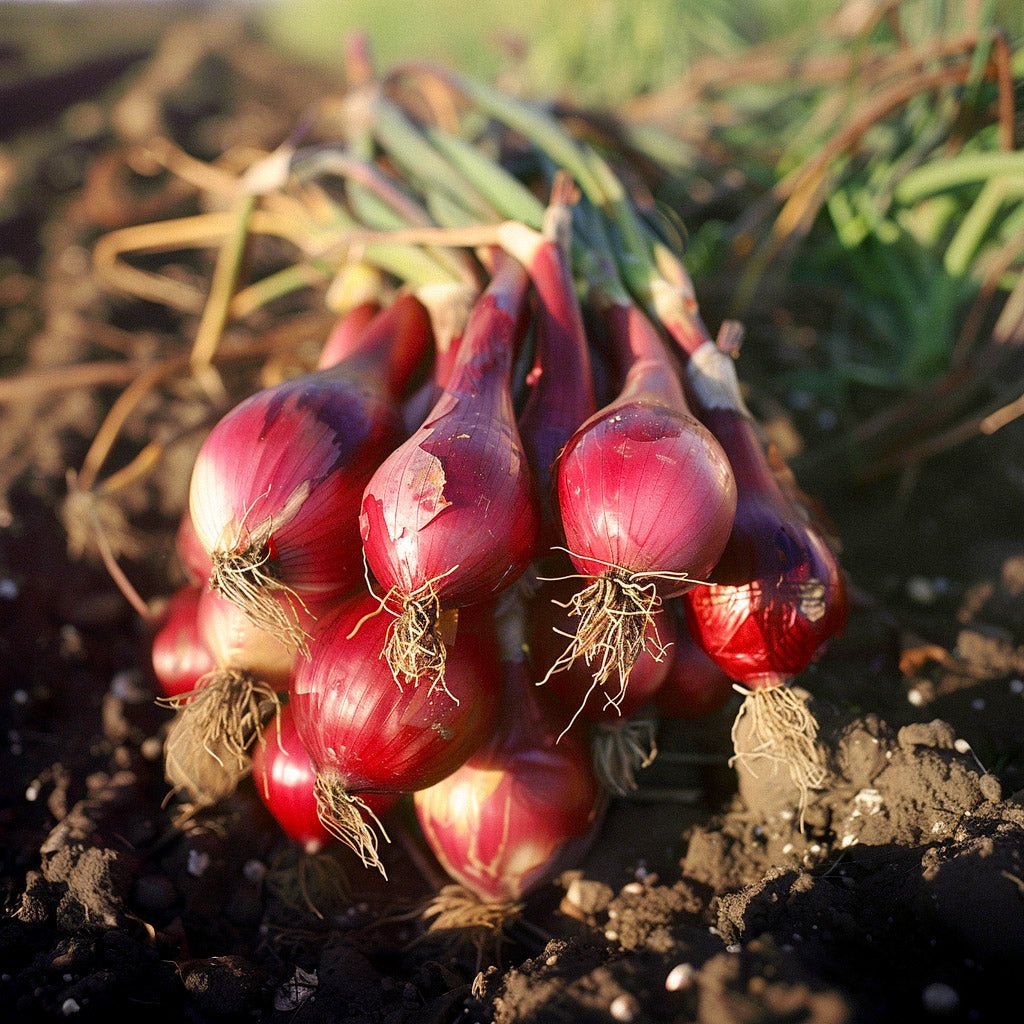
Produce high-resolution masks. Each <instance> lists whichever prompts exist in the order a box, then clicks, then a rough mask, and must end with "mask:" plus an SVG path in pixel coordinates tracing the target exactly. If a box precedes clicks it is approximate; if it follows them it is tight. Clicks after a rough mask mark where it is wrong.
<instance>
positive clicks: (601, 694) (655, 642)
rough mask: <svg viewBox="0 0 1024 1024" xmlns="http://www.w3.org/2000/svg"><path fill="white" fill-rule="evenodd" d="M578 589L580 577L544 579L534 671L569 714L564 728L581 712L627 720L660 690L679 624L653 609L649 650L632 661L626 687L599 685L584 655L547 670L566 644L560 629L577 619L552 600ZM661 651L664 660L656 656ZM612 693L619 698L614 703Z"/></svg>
mask: <svg viewBox="0 0 1024 1024" xmlns="http://www.w3.org/2000/svg"><path fill="white" fill-rule="evenodd" d="M576 589H578V588H577V581H574V580H560V581H558V582H555V583H546V584H544V585H543V586H542V587H541V588H540V590H539V591H538V592H537V594H536V595H535V596H534V598H533V600H532V602H531V609H530V623H531V630H530V660H531V664H532V666H533V670H534V673H535V674H536V676H537V678H538V679H541V678H545V677H546V679H547V682H546V683H545V684H544V690H545V692H547V691H551V694H552V697H553V698H554V699H555V700H557V702H558V704H559V706H560V707H561V708H562V709H563V711H564V712H565V713H566V717H565V721H564V723H563V728H564V727H565V725H567V724H568V722H569V721H570V718H571V717H572V716H574V715H575V714H576V713H577V712H579V715H580V717H581V718H582V719H584V720H585V721H588V722H603V723H615V722H621V721H624V720H625V719H626V718H628V717H629V716H630V715H632V714H633V713H634V712H635V711H637V710H639V709H640V708H641V707H642V706H643V705H644V704H646V703H648V702H649V701H650V700H652V699H653V698H654V696H655V694H656V693H657V692H658V691H659V690H660V688H661V685H662V681H663V680H664V679H665V677H666V675H667V674H668V671H669V666H670V664H671V662H672V657H673V653H674V643H675V634H676V626H675V623H674V621H673V619H672V618H671V617H670V616H669V615H668V614H666V613H665V611H664V610H661V611H657V612H655V613H654V615H653V616H652V618H651V621H650V623H649V624H648V627H647V637H646V638H645V644H644V650H643V651H642V652H641V654H640V656H639V657H638V658H637V660H636V662H635V663H634V664H633V668H632V670H631V671H630V673H629V678H628V679H627V680H626V687H625V689H624V690H623V689H622V688H621V684H620V682H619V681H618V680H615V681H614V682H613V684H612V685H609V686H606V687H604V688H602V687H595V686H594V673H593V670H592V669H591V668H590V666H588V665H587V663H586V661H585V660H583V659H577V660H576V661H573V662H572V663H571V664H569V665H567V666H566V667H565V668H564V669H563V670H561V671H558V672H552V673H551V675H547V672H548V670H549V669H550V668H551V667H552V665H554V664H555V662H556V661H557V660H558V659H559V658H560V656H561V655H562V652H563V650H564V649H565V637H564V635H561V634H564V633H568V632H570V631H571V630H572V628H573V622H574V620H573V619H572V618H571V617H570V616H569V614H568V611H567V609H564V608H562V607H559V605H558V604H555V603H553V602H555V601H558V602H562V603H565V602H566V601H568V599H569V598H570V597H571V596H572V594H573V593H574V592H575V590H576ZM556 630H560V631H561V634H560V633H558V632H555V631H556ZM659 650H661V651H662V654H661V658H660V659H659V658H657V657H655V655H656V653H657V652H658V651H659ZM592 688H593V692H591V690H592ZM613 698H614V699H615V703H612V702H611V700H612V699H613Z"/></svg>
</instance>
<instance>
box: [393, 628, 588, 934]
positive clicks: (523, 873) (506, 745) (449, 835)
mask: <svg viewBox="0 0 1024 1024" xmlns="http://www.w3.org/2000/svg"><path fill="white" fill-rule="evenodd" d="M504 649H505V650H506V652H507V654H506V656H505V660H504V661H503V666H502V672H503V683H502V713H501V716H500V719H499V724H498V729H497V731H496V732H495V733H494V735H493V737H492V738H491V740H490V741H489V742H488V743H487V744H486V745H485V746H484V747H483V748H482V749H481V750H479V751H478V752H477V753H476V754H474V755H473V756H472V757H471V758H470V759H469V760H468V761H467V762H466V763H465V764H464V765H463V766H462V767H461V768H459V769H458V770H456V771H455V772H453V773H452V774H451V775H449V776H448V777H447V778H446V779H444V780H443V781H442V782H439V783H437V784H436V785H434V786H432V787H431V788H429V789H425V790H422V791H421V792H418V793H416V794H415V796H414V798H413V799H414V802H415V806H416V814H417V816H418V818H419V821H420V825H421V827H422V829H423V833H424V835H425V836H426V839H427V841H428V843H429V844H430V848H431V849H432V850H433V852H434V854H435V855H436V856H437V859H438V860H439V861H440V862H441V864H442V865H443V867H444V869H445V870H446V871H447V872H448V874H449V875H451V876H452V878H454V879H456V880H457V881H458V882H460V883H461V884H462V885H464V886H465V887H466V888H468V889H470V890H471V891H472V892H473V893H475V894H476V895H477V896H478V897H479V899H480V900H482V901H483V902H484V903H485V904H487V903H491V904H494V903H500V904H507V903H508V902H509V901H514V900H519V899H521V898H522V897H523V896H525V895H526V894H527V893H529V892H531V891H533V890H535V889H536V888H538V887H539V886H540V885H542V884H544V883H545V882H547V881H549V880H550V879H551V878H553V877H554V876H555V875H557V874H558V872H560V871H562V870H564V869H565V868H567V867H571V866H572V865H574V864H576V863H578V861H579V858H580V857H582V855H583V854H584V852H585V851H586V849H587V847H588V846H589V844H590V843H591V842H592V840H593V839H594V837H595V835H596V834H597V831H598V829H599V828H600V825H601V821H602V818H603V814H604V809H605V806H606V801H605V797H604V794H603V791H602V789H601V787H600V786H599V785H598V784H597V780H596V778H595V777H594V773H593V770H592V768H591V765H590V757H589V756H588V752H587V749H586V746H585V744H584V743H583V742H582V740H581V739H580V737H579V736H578V735H577V734H576V733H575V732H570V733H569V734H567V735H566V736H564V737H563V739H562V740H561V742H559V741H558V735H559V733H560V732H561V731H562V724H561V722H560V721H559V719H558V717H557V716H556V715H555V714H553V713H552V711H551V709H550V708H549V707H548V706H546V704H545V702H544V699H543V696H542V694H540V693H539V692H538V691H537V689H536V687H535V686H534V683H533V680H532V677H531V676H530V675H529V673H528V669H527V666H526V663H525V662H524V661H523V660H522V655H521V651H522V645H521V643H516V642H515V641H513V642H512V643H510V644H507V645H505V647H504ZM499 919H500V918H499ZM491 921H492V918H489V917H488V914H487V910H486V907H485V908H484V909H483V911H482V912H481V913H479V914H478V915H476V917H475V920H474V915H473V913H472V911H471V912H470V916H469V919H468V921H467V923H490V922H491Z"/></svg>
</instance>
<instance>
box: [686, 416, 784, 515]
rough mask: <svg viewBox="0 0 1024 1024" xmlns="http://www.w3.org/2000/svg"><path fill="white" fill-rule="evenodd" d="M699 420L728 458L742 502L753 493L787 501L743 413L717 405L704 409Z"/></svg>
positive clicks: (750, 423)
mask: <svg viewBox="0 0 1024 1024" xmlns="http://www.w3.org/2000/svg"><path fill="white" fill-rule="evenodd" d="M702 419H703V420H704V422H705V424H706V425H707V427H708V429H709V430H710V431H711V433H712V434H714V435H715V437H716V438H717V439H718V443H719V444H721V446H722V449H723V450H724V451H725V454H726V455H727V456H728V457H729V464H730V465H731V466H732V471H733V475H734V476H735V477H736V489H737V493H738V495H739V501H740V502H741V503H742V502H743V501H744V498H747V499H750V498H753V497H755V496H756V497H760V498H762V499H769V500H771V501H777V502H779V503H780V504H782V505H784V506H785V505H788V504H789V502H788V500H787V498H786V496H785V494H784V493H783V491H782V488H781V487H780V486H779V484H778V481H777V480H776V479H775V474H774V473H773V472H772V469H771V466H769V464H768V459H767V457H766V455H765V451H764V446H763V445H762V443H761V439H760V437H758V434H757V431H756V429H755V427H754V424H753V423H752V422H751V421H750V420H749V419H747V417H746V416H744V415H742V414H741V413H739V412H738V411H737V410H734V409H726V408H718V409H709V410H707V411H706V412H705V413H704V415H703V417H702Z"/></svg>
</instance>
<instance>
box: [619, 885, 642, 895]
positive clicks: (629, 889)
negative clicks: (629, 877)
mask: <svg viewBox="0 0 1024 1024" xmlns="http://www.w3.org/2000/svg"><path fill="white" fill-rule="evenodd" d="M622 891H623V892H624V893H628V894H629V895H630V896H640V895H641V894H642V893H643V891H644V887H643V886H642V885H641V884H640V883H639V882H628V883H627V884H626V885H624V886H623V887H622Z"/></svg>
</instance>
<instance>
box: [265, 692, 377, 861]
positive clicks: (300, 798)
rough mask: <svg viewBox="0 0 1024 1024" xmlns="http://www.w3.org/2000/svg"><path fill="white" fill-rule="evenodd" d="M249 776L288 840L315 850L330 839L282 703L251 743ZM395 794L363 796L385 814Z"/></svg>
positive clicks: (309, 766) (312, 774)
mask: <svg viewBox="0 0 1024 1024" xmlns="http://www.w3.org/2000/svg"><path fill="white" fill-rule="evenodd" d="M252 779H253V784H254V785H255V787H256V792H257V793H258V794H259V796H260V799H261V800H262V801H263V802H264V804H266V806H267V809H268V810H269V811H270V813H271V814H272V815H273V816H274V819H275V820H276V821H277V823H278V824H279V825H280V826H281V828H282V830H283V831H284V833H285V834H286V835H287V836H288V838H289V839H292V840H293V841H295V842H296V843H298V844H299V845H301V846H302V847H303V848H304V849H305V851H306V852H307V853H317V852H319V851H320V850H321V849H322V848H323V847H324V846H326V845H328V844H329V843H330V842H332V841H333V837H332V836H331V833H330V832H328V831H327V829H326V828H324V826H323V823H322V822H321V821H320V817H319V815H318V814H317V806H316V796H315V795H314V793H313V784H314V782H315V781H316V769H315V768H314V767H313V762H312V761H311V760H310V758H309V754H308V753H307V752H306V748H305V747H304V746H303V745H302V740H301V739H300V738H299V732H298V729H296V727H295V719H294V716H293V713H292V709H291V707H290V706H289V705H287V704H285V705H284V706H283V707H282V708H281V711H280V714H279V715H278V717H277V718H276V719H275V718H272V719H271V720H270V721H269V722H268V723H267V724H266V726H265V727H264V729H263V738H262V741H260V742H257V743H256V744H255V745H254V746H253V751H252ZM396 800H397V797H395V796H392V795H390V794H387V795H386V794H379V795H378V794H372V795H370V796H369V798H368V799H367V801H366V802H367V804H368V805H369V807H370V809H371V810H372V811H373V812H374V813H375V814H377V815H382V814H386V813H387V812H388V811H389V810H390V809H391V808H392V807H393V806H394V804H395V801H396Z"/></svg>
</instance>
